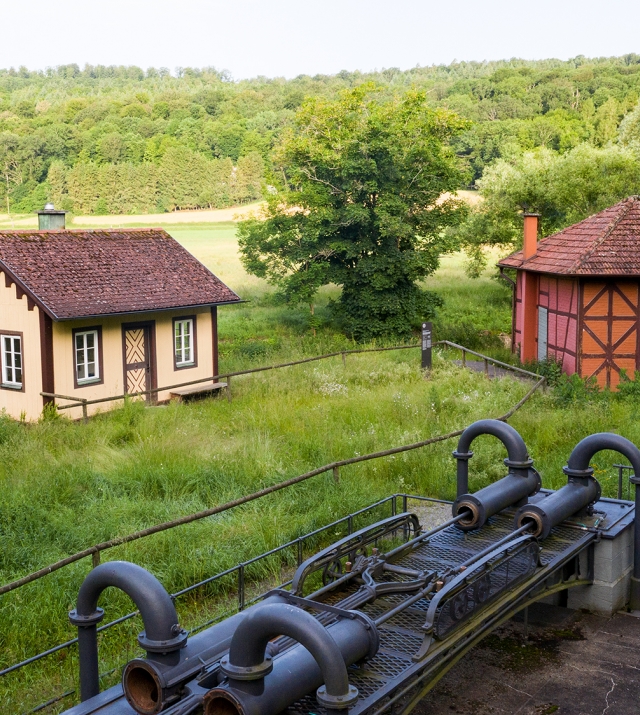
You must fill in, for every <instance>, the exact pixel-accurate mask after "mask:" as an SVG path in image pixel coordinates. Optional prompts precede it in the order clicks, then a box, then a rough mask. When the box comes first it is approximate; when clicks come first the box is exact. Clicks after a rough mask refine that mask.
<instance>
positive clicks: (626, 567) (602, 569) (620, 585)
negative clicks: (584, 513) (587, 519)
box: [567, 524, 633, 616]
mask: <svg viewBox="0 0 640 715" xmlns="http://www.w3.org/2000/svg"><path fill="white" fill-rule="evenodd" d="M587 558H588V552H587V551H584V552H583V553H582V554H580V573H581V574H583V575H586V574H587V570H588V569H587ZM632 568H633V524H629V525H628V526H627V528H625V529H623V530H622V531H620V532H619V533H618V534H616V536H615V537H614V538H610V539H607V538H603V539H602V540H601V541H599V542H598V543H596V544H595V546H594V576H595V579H594V582H593V584H592V585H591V586H577V587H576V588H571V589H569V593H568V601H567V605H568V607H569V608H572V609H576V610H578V609H584V610H587V611H593V612H594V613H599V614H602V615H606V616H612V615H613V614H614V613H616V612H617V611H619V610H621V609H623V608H625V606H626V605H627V604H628V602H629V592H630V582H631V571H632Z"/></svg>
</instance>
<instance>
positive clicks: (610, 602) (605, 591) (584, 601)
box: [567, 567, 632, 616]
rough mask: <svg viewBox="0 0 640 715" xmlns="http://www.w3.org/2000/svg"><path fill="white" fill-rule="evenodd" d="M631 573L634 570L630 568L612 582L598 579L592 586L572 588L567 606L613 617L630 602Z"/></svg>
mask: <svg viewBox="0 0 640 715" xmlns="http://www.w3.org/2000/svg"><path fill="white" fill-rule="evenodd" d="M631 571H632V569H631V567H629V568H628V569H627V570H626V571H625V572H624V573H623V574H622V575H621V576H620V577H619V578H617V579H616V580H615V581H612V582H608V581H600V580H597V579H596V580H595V581H594V582H593V584H592V585H591V586H576V587H575V588H570V589H569V594H568V600H567V606H568V607H569V608H575V609H580V608H582V609H585V610H587V611H593V612H594V613H600V614H602V615H607V616H612V615H613V614H614V613H616V612H617V611H619V610H620V609H622V608H624V607H625V606H626V604H627V602H628V600H629V584H630V581H631ZM596 573H597V572H596Z"/></svg>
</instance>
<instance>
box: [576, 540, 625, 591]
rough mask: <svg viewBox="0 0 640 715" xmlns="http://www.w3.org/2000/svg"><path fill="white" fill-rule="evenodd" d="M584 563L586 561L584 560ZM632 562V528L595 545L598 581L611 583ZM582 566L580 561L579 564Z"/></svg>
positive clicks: (595, 568) (595, 566) (595, 565)
mask: <svg viewBox="0 0 640 715" xmlns="http://www.w3.org/2000/svg"><path fill="white" fill-rule="evenodd" d="M585 563H586V562H585ZM632 563H633V529H631V528H627V529H625V530H624V531H623V532H622V533H621V534H620V535H619V536H618V537H617V538H615V539H603V540H602V541H600V542H599V543H598V544H596V545H595V551H594V570H595V577H596V579H597V580H598V581H607V582H609V583H612V582H613V581H617V580H618V579H619V578H620V576H621V575H622V574H623V573H625V572H626V571H627V569H628V568H629V567H630V566H631V564H632ZM580 567H581V568H582V563H581V564H580Z"/></svg>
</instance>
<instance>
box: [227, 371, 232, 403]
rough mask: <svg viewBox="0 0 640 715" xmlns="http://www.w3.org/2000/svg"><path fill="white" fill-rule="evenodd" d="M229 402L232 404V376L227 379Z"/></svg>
mask: <svg viewBox="0 0 640 715" xmlns="http://www.w3.org/2000/svg"><path fill="white" fill-rule="evenodd" d="M227 402H231V376H228V377H227Z"/></svg>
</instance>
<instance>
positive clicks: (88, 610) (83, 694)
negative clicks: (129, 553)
mask: <svg viewBox="0 0 640 715" xmlns="http://www.w3.org/2000/svg"><path fill="white" fill-rule="evenodd" d="M110 586H114V587H115V588H119V589H120V590H121V591H124V592H125V593H126V594H127V595H128V596H129V597H130V598H131V600H132V601H133V602H134V603H135V604H136V606H137V608H138V610H139V611H140V615H141V616H142V621H143V624H144V631H142V633H140V635H139V636H138V643H139V644H140V646H141V647H142V648H143V649H144V650H146V651H147V655H148V656H150V657H153V658H155V659H157V660H166V659H168V658H171V656H172V655H173V654H174V653H175V651H177V650H180V649H181V648H182V647H184V645H185V644H186V642H187V633H186V631H184V630H183V629H182V628H181V627H180V625H179V624H178V614H177V613H176V609H175V607H174V605H173V601H172V600H171V597H170V596H169V594H168V593H167V592H166V590H165V589H164V587H163V585H162V584H161V583H160V581H158V579H157V578H156V577H155V576H153V575H152V574H150V573H149V572H148V571H147V570H145V569H143V568H142V567H141V566H137V565H136V564H131V563H128V562H127V561H110V562H108V563H105V564H101V565H100V566H97V567H96V568H94V569H93V570H92V571H91V572H90V573H89V575H88V576H87V577H86V578H85V580H84V581H83V583H82V586H80V591H79V592H78V601H77V604H76V608H75V609H74V610H73V611H71V612H70V613H69V620H70V621H71V623H72V624H73V625H75V626H77V627H78V655H79V660H80V699H81V700H82V701H83V702H84V701H85V700H88V699H89V698H92V697H93V696H94V695H97V694H98V693H99V692H100V681H99V678H98V636H97V630H96V627H97V624H98V623H99V622H100V621H101V620H102V618H103V617H104V611H103V610H102V609H101V608H98V599H99V598H100V595H101V594H102V592H103V591H104V590H105V589H106V588H109V587H110Z"/></svg>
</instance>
